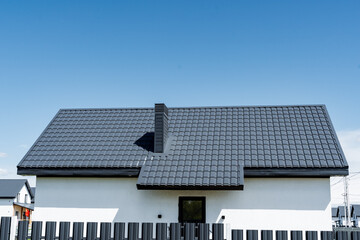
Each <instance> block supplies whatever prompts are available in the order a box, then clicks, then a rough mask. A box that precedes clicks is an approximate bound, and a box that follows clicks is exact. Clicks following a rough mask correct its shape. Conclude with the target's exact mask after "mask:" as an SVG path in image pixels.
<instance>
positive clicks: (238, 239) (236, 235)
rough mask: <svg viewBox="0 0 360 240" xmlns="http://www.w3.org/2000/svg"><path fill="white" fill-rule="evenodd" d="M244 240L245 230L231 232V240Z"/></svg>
mask: <svg viewBox="0 0 360 240" xmlns="http://www.w3.org/2000/svg"><path fill="white" fill-rule="evenodd" d="M243 239H244V233H243V230H239V229H233V230H232V231H231V240H243Z"/></svg>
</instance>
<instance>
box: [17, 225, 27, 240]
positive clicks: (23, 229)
mask: <svg viewBox="0 0 360 240" xmlns="http://www.w3.org/2000/svg"><path fill="white" fill-rule="evenodd" d="M28 233H29V222H28V221H20V222H19V225H18V235H17V240H27V238H28Z"/></svg>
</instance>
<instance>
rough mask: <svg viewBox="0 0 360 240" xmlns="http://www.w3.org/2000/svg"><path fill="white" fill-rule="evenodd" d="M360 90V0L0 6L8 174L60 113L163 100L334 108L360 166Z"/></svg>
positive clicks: (3, 169)
mask: <svg viewBox="0 0 360 240" xmlns="http://www.w3.org/2000/svg"><path fill="white" fill-rule="evenodd" d="M359 92H360V1H358V0H357V1H331V0H326V1H211V0H210V1H185V0H182V1H65V0H63V1H7V0H5V1H1V3H0V110H1V112H0V177H14V176H15V175H16V167H15V166H16V164H17V163H18V162H19V161H20V160H21V158H22V157H23V155H24V154H25V153H26V151H27V150H28V148H29V147H30V146H31V145H32V144H33V142H34V141H35V140H36V138H37V137H38V136H39V135H40V133H41V132H42V130H43V129H44V128H45V127H46V125H47V124H48V122H49V121H50V120H51V118H52V117H53V116H54V115H55V113H56V112H57V111H58V109H59V108H78V107H134V106H136V107H151V106H153V104H154V103H155V102H165V103H166V104H167V105H168V106H169V107H175V106H213V105H259V104H260V105H271V104H282V105H284V104H285V105H287V104H318V103H321V104H326V105H327V107H328V110H329V113H330V116H331V118H332V121H333V124H334V126H335V129H336V130H337V131H338V133H339V137H340V141H341V142H342V144H343V147H344V150H345V154H346V155H347V157H348V160H349V162H351V163H352V162H354V164H353V167H352V168H353V169H351V171H360V163H356V161H359V162H360V130H359V129H360V108H359V103H360V101H359V100H360V97H359ZM351 165H352V164H351ZM353 179H356V177H354V178H353ZM32 182H34V181H33V180H32ZM338 186H339V184H338ZM354 196H355V195H354ZM358 199H359V201H360V192H359V197H358Z"/></svg>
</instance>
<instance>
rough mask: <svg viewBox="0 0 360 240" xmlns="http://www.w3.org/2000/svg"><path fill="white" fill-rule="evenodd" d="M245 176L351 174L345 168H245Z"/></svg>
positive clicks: (327, 175) (326, 175) (329, 175)
mask: <svg viewBox="0 0 360 240" xmlns="http://www.w3.org/2000/svg"><path fill="white" fill-rule="evenodd" d="M244 175H245V177H332V176H347V175H349V169H348V167H344V168H244Z"/></svg>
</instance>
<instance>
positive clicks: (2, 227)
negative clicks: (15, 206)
mask: <svg viewBox="0 0 360 240" xmlns="http://www.w3.org/2000/svg"><path fill="white" fill-rule="evenodd" d="M10 227H11V217H1V223H0V240H9V239H10Z"/></svg>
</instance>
